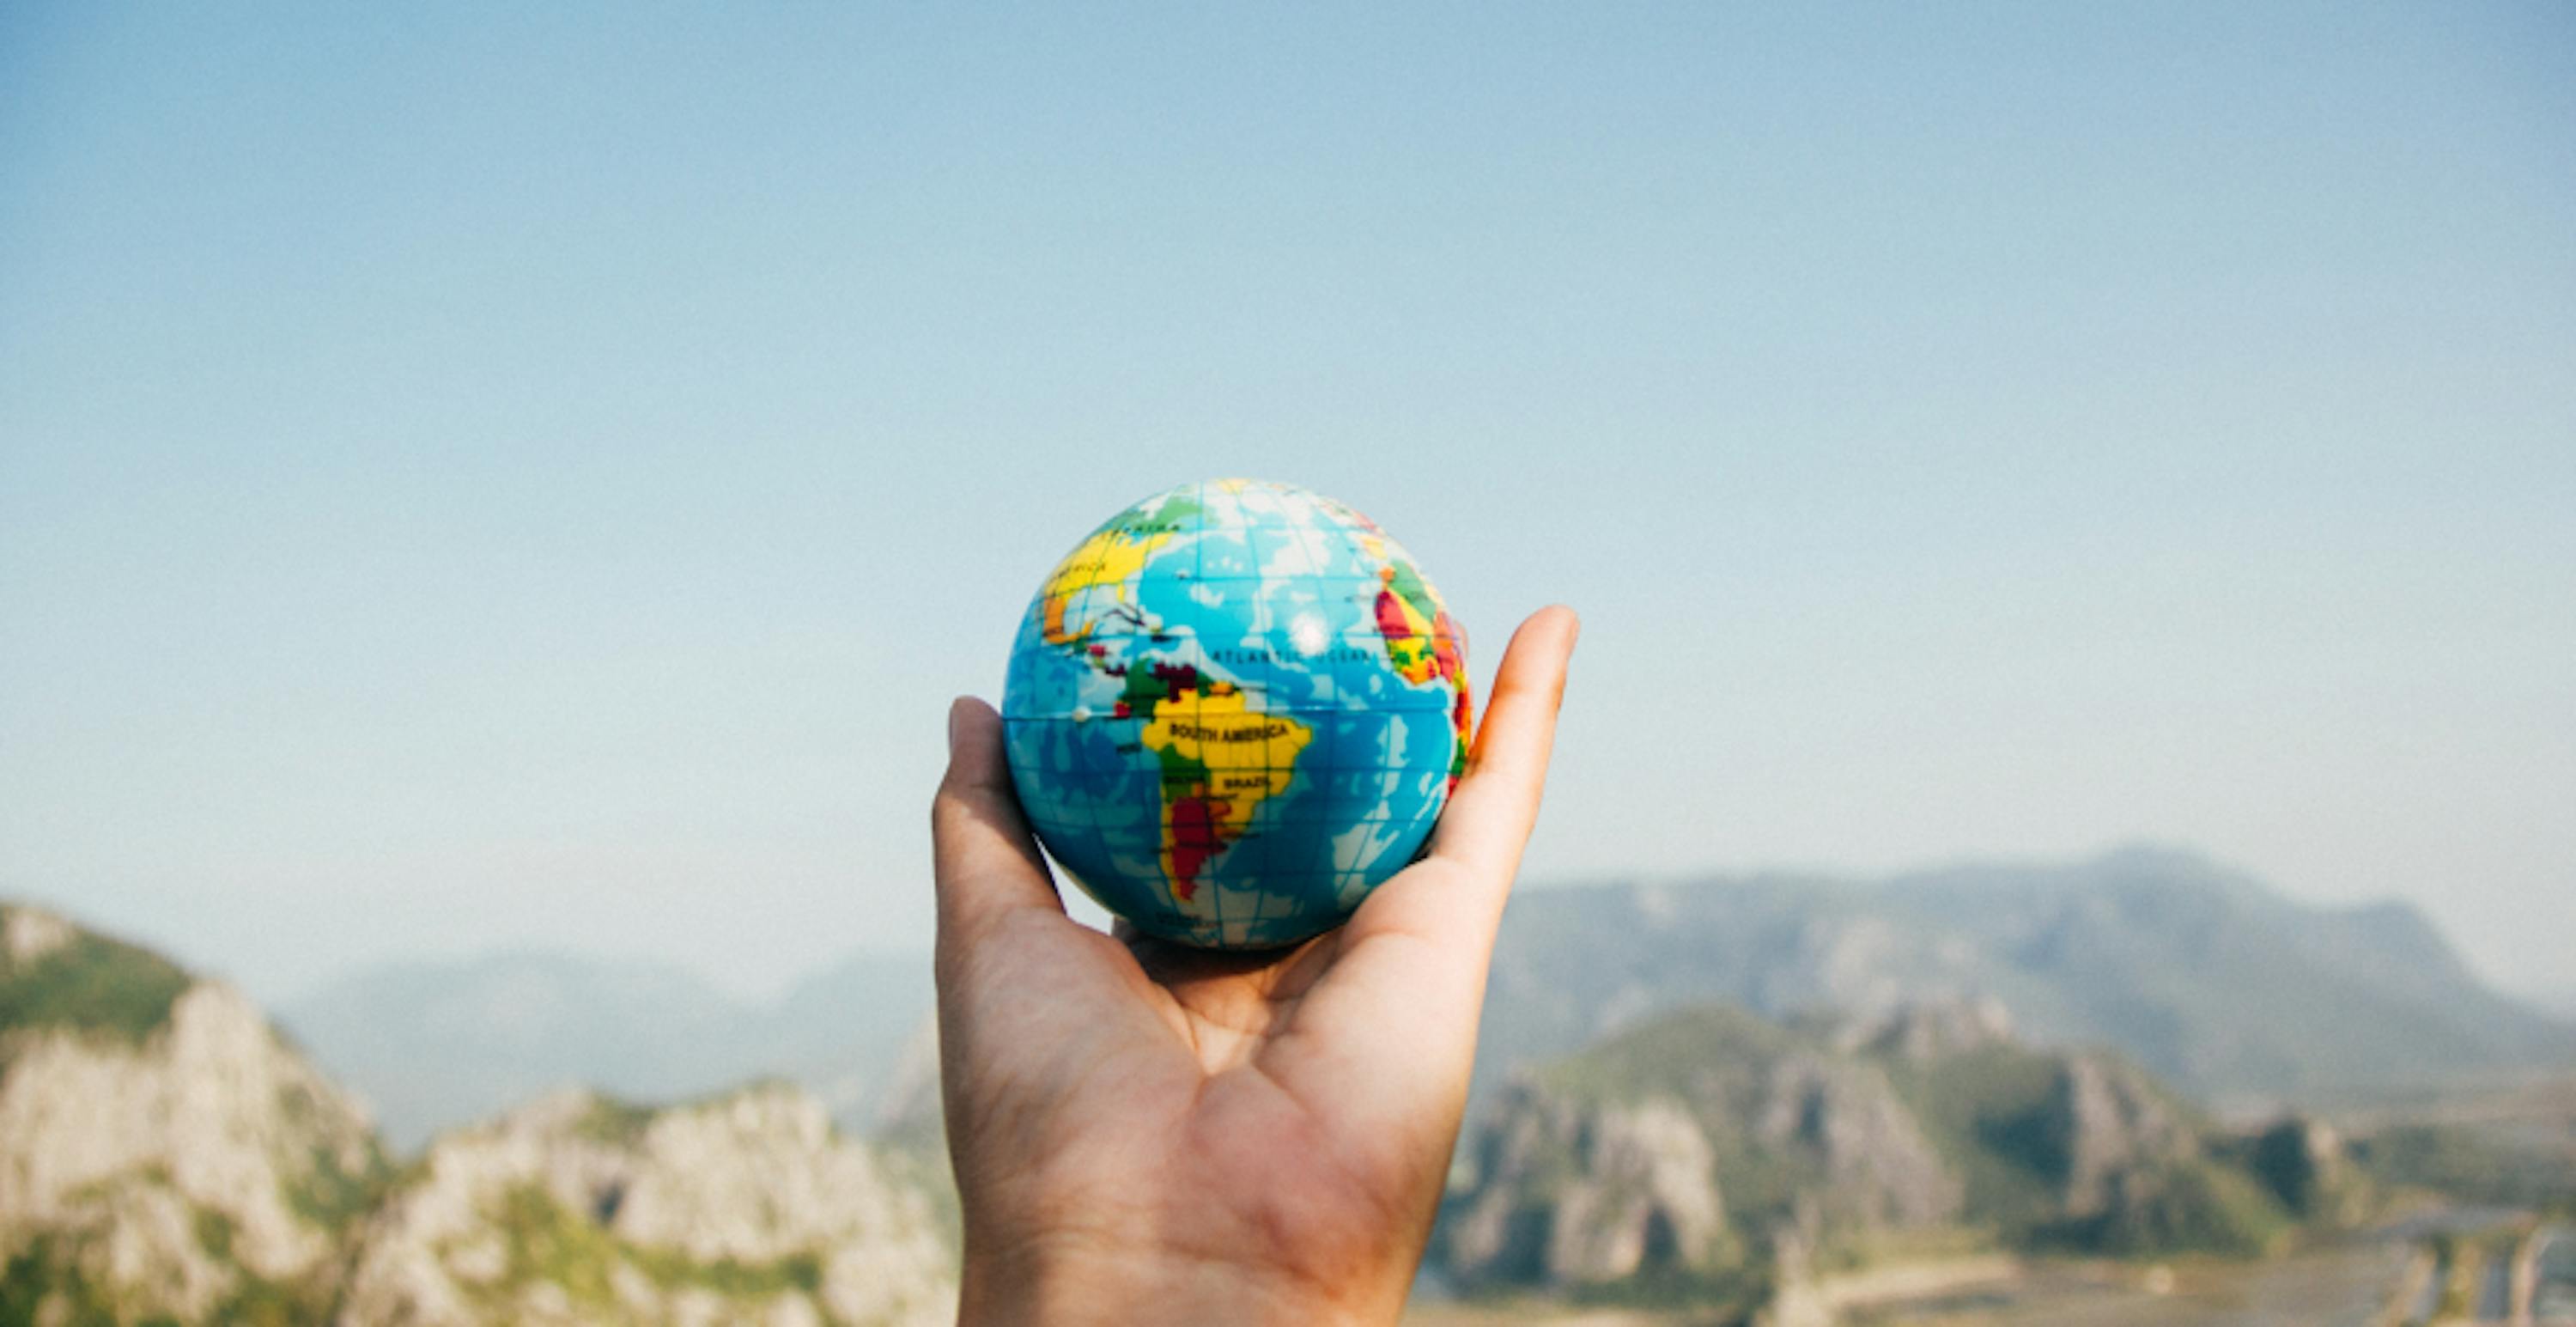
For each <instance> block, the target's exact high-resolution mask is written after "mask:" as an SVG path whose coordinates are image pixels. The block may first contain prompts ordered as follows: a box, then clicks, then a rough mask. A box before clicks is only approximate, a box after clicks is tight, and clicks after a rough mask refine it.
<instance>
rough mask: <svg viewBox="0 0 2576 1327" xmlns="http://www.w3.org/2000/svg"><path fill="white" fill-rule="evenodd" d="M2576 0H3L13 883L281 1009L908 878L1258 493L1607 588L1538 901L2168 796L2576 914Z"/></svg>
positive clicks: (2136, 824)
mask: <svg viewBox="0 0 2576 1327" xmlns="http://www.w3.org/2000/svg"><path fill="white" fill-rule="evenodd" d="M2570 365H2576V14H2571V11H2569V10H2568V9H2567V8H2566V7H2564V6H2558V5H2548V4H2493V5H2474V6H2466V7H2458V8H2449V9H2443V10H2439V11H2432V10H2424V9H2420V8H2414V7H2408V6H2402V5H2389V6H2350V5H2283V6H2266V7H2262V8H2260V9H2258V10H2251V11H2248V10H2242V9H2240V8H2239V7H2233V6H2227V5H2218V4H2202V5H2177V6H2153V7H2146V6H2141V7H2138V8H2135V9H2111V8H2085V9H2081V10H2073V9H2069V10H2054V9H2040V10H2036V11H2034V10H2027V9H2008V8H1968V9H1949V10H1943V11H1940V12H1937V13H1928V12H1927V13H1914V12H1902V13H1887V14H1878V15H1871V16H1869V19H1868V21H1866V22H1864V21H1862V20H1861V19H1859V18H1855V17H1852V16H1848V15H1840V14H1833V13H1819V12H1810V11H1806V10H1800V9H1786V8H1784V9H1776V10H1767V9H1754V8H1738V7H1723V8H1717V9H1701V8H1683V7H1675V8H1640V9H1633V10H1621V11H1617V12H1590V11H1564V10H1556V9H1547V8H1503V9H1490V8H1457V9H1437V8H1435V9H1424V10H1410V11H1406V12H1402V13H1385V12H1378V11H1373V10H1357V9H1345V10H1332V11H1324V12H1317V13H1311V14H1295V15H1292V14H1285V13H1259V14H1242V13H1231V14H1225V15H1222V16H1220V15H1214V14H1203V13H1187V14H1169V13H1164V14H1154V15H1151V16H1146V15H1141V14H1129V15H1122V16H1117V17H1109V16H1101V15H1085V14H1075V13H1067V12H1061V11H1056V10H1052V9H1048V8H1044V7H1027V8H1022V9H1016V10H1006V11H1000V12H997V13H989V14H983V15H961V14H949V13H935V12H918V11H911V10H899V9H874V8H862V9H851V10H831V11H819V12H808V11H798V12H792V13H783V14H764V15H761V16H758V17H757V18H753V17H750V16H738V15H712V14H689V15H679V16H664V17H662V18H660V19H659V20H658V21H655V22H651V23H647V22H643V21H639V20H637V19H635V18H633V17H632V16H630V15H627V14H625V13H624V12H623V11H617V10H595V11H590V12H589V13H588V14H586V15H576V14H574V13H572V12H570V11H558V10H541V11H527V10H522V9H518V8H515V7H509V6H499V5H463V6H457V7H453V8H447V9H442V10H440V11H438V12H435V13H422V14H392V13H382V12H375V11H366V10H350V9H345V8H341V7H334V6H325V5H311V4H281V5H267V6H258V7H253V8H248V9H226V10H222V11H206V12H191V13H181V12H176V11H167V10H139V11H121V10H110V9H95V8H86V7H72V6H65V7H59V8H43V7H35V6H26V7H18V8H14V9H11V10H9V11H7V12H6V13H5V14H0V893H5V894H9V895H17V896H26V897H30V898H34V899H39V900H43V901H47V902H50V903H52V904H55V905H57V906H60V907H63V908H65V909H66V910H68V911H70V912H72V913H74V914H76V915H78V916H80V917H82V918H83V919H85V920H88V921H91V922H93V923H95V924H97V925H99V926H101V927H103V928H105V929H108V930H111V931H115V932H118V933H122V934H127V935H131V936H134V937H135V938H138V939H141V940H144V941H146V942H149V943H152V944H155V945H159V946H164V947H167V948H169V949H170V950H172V951H174V952H175V953H177V954H178V955H180V956H182V957H183V958H185V959H187V960H189V961H191V962H196V963H201V964H205V965H208V966H210V967H212V968H215V969H217V970H221V971H224V972H227V973H230V974H232V975H234V976H236V977H238V978H240V979H242V980H243V981H245V982H246V983H247V984H248V985H249V986H250V987H251V988H252V989H253V991H254V993H256V994H259V995H261V996H262V997H263V998H274V997H277V996H281V995H288V994H293V993H298V992H300V991H303V990H306V989H309V988H311V987H312V986H313V985H314V984H315V983H317V982H319V981H320V980H323V979H324V978H325V977H326V976H328V975H329V974H333V973H337V972H341V971H345V970H348V969H350V968H353V967H357V966H362V965H364V964H367V963H370V962H374V961H378V960H380V959H384V958H391V957H398V956H402V955H408V954H431V955H435V954H470V953H477V952H485V951H490V950H494V949H499V948H507V947H538V948H558V949H570V950H575V951H580V952H596V953H621V954H639V955H655V956H662V957H667V958H670V959H671V960H673V961H675V962H678V963H680V964H682V965H684V966H685V967H687V968H688V969H689V970H691V971H695V972H699V973H702V974H705V975H707V976H708V977H709V978H710V979H711V980H713V981H715V982H717V983H718V984H720V985H721V986H723V987H725V988H727V989H732V990H737V991H758V990H762V989H769V988H773V987H775V986H776V985H777V984H779V983H780V982H782V981H783V980H784V979H785V976H786V974H792V973H795V972H801V971H805V970H809V969H811V968H813V967H815V966H817V965H819V964H822V963H826V962H829V961H831V960H832V959H833V958H834V957H836V956H838V955H840V954H842V953H845V952H847V951H849V950H851V949H854V948H859V947H862V946H866V945H870V944H877V945H893V946H911V945H918V944H921V943H924V942H925V941H926V939H927V937H928V933H929V919H930V909H929V901H928V844H927V834H926V828H925V826H926V812H927V804H928V799H929V795H930V789H931V786H932V783H933V782H934V781H935V779H936V778H937V775H938V771H939V768H940V764H941V759H942V752H941V741H942V720H943V714H944V708H945V705H946V703H947V700H948V698H949V697H950V696H952V695H954V694H957V693H960V692H980V693H982V694H984V695H986V696H988V697H989V696H992V695H993V694H994V693H995V692H996V691H997V690H998V688H999V685H1000V682H1001V676H1002V669H1003V664H1004V656H1005V652H1006V650H1007V648H1008V646H1009V643H1010V639H1011V633H1012V629H1013V627H1014V625H1015V624H1016V622H1017V620H1018V618H1019V615H1020V613H1021V612H1022V610H1023V607H1024V606H1025V604H1026V603H1027V600H1028V596H1029V595H1030V593H1031V592H1032V591H1033V590H1034V589H1035V588H1036V587H1037V585H1038V583H1039V581H1040V579H1041V578H1042V577H1043V576H1044V575H1045V573H1046V572H1047V570H1048V569H1049V567H1050V566H1051V565H1052V563H1053V562H1054V560H1055V559H1056V558H1057V557H1059V556H1060V555H1061V554H1062V553H1063V552H1064V551H1065V550H1066V549H1067V548H1069V547H1070V546H1071V545H1072V544H1073V543H1074V542H1075V541H1076V539H1077V538H1078V537H1079V536H1080V535H1081V534H1082V533H1083V532H1084V531H1086V530H1087V529H1089V528H1090V527H1091V526H1092V525H1093V524H1094V523H1096V522H1098V521H1099V520H1101V519H1103V518H1104V517H1106V516H1107V515H1109V514H1110V513H1111V512H1113V511H1116V510H1117V509H1119V508H1120V507H1122V506H1124V505H1125V504H1127V503H1129V502H1132V501H1133V500H1135V499H1137V498H1139V497H1141V496H1143V495H1145V494H1148V493H1151V492H1155V491H1157V490H1160V489H1162V488H1165V487H1168V486H1169V485H1171V484H1174V483H1179V482H1183V481H1187V480H1191V479H1200V478H1207V477H1213V476H1219V475H1226V474H1251V475H1259V476H1263V477H1270V478H1278V479H1285V480H1290V481H1293V482H1298V483H1302V484H1306V485H1308V486H1310V487H1313V488H1315V489H1317V490H1319V491H1322V492H1324V493H1327V494H1330V495H1332V496H1334V497H1337V498H1340V499H1342V500H1344V501H1346V502H1348V503H1350V504H1352V505H1353V506H1356V507H1357V508H1359V509H1360V510H1362V511H1365V512H1368V513H1370V514H1371V515H1372V516H1374V517H1376V518H1377V519H1378V520H1380V521H1382V522H1383V523H1384V524H1385V525H1386V526H1387V527H1388V528H1389V529H1390V530H1392V531H1393V532H1394V533H1395V535H1396V536H1397V537H1398V538H1400V539H1401V540H1403V541H1404V542H1405V543H1406V544H1407V545H1408V546H1409V547H1410V549H1411V550H1412V552H1413V553H1414V554H1415V555H1416V556H1417V557H1418V558H1419V560H1420V561H1421V564H1422V566H1423V567H1424V569H1425V570H1426V571H1427V572H1428V574H1429V575H1430V576H1431V577H1432V578H1433V579H1434V580H1435V581H1436V582H1437V583H1438V584H1439V585H1440V587H1441V588H1442V590H1443V591H1444V592H1445V593H1446V595H1447V596H1448V599H1449V601H1450V603H1451V606H1452V607H1453V609H1454V610H1455V612H1456V614H1457V616H1458V617H1459V619H1460V620H1461V621H1463V622H1464V623H1465V624H1466V626H1467V628H1468V630H1469V632H1470V633H1471V638H1472V640H1471V644H1472V648H1471V658H1470V666H1471V671H1472V673H1473V675H1474V677H1475V679H1476V681H1477V683H1478V685H1479V688H1480V691H1479V694H1480V695H1481V688H1482V687H1483V685H1484V684H1485V683H1486V682H1487V681H1488V680H1489V679H1490V677H1491V675H1492V669H1493V664H1494V661H1495V657H1496V655H1497V653H1498V652H1499V650H1500V648H1501V646H1502V643H1503V641H1504V640H1505V638H1506V637H1507V635H1508V633H1509V632H1510V630H1511V628H1512V626H1513V625H1514V623H1515V622H1517V621H1518V620H1519V619H1520V618H1521V617H1522V616H1523V615H1525V614H1527V613H1528V612H1529V611H1531V610H1533V609H1535V608H1537V607H1539V606H1541V605H1543V604H1545V603H1549V602H1553V601H1564V602H1568V603H1571V604H1573V605H1575V606H1576V607H1577V608H1579V609H1581V610H1582V611H1583V613H1584V614H1585V619H1586V631H1585V636H1584V640H1583V646H1582V651H1581V654H1580V655H1579V657H1578V658H1577V659H1576V661H1575V670H1574V679H1573V687H1572V691H1571V693H1570V697H1569V702H1568V707H1567V710H1566V713H1565V716H1564V727H1563V733H1562V738H1561V743H1560V747H1559V759H1558V764H1557V766H1556V771H1555V780H1554V783H1553V785H1552V787H1551V790H1550V796H1549V803H1548V806H1547V810H1546V813H1545V816H1544V817H1543V820H1542V824H1541V827H1540V830H1539V834H1538V837H1537V839H1536V841H1535V842H1534V843H1533V845H1532V847H1531V851H1530V855H1529V859H1528V865H1527V870H1526V872H1525V879H1526V880H1527V881H1529V882H1531V883H1532V884H1534V885H1541V886H1543V885H1545V884H1546V883H1548V882H1556V881H1568V880H1593V879H1602V878H1609V877H1618V876H1648V877H1659V878H1672V877H1680V876H1684V875H1690V874H1698V873H1731V872H1740V871H1744V870H1749V869H1755V868H1773V867H1777V868H1792V869H1799V868H1818V869H1823V870H1827V871H1830V872H1833V873H1841V874H1859V875H1876V874H1884V873H1888V872H1892V871H1897V870H1903V869H1909V868H1914V867H1919V866H1925V865H1931V864H1936V863H1940V862H1945V861H1954V860H1958V859H1961V858H1966V857H1994V858H2007V859H2020V858H2036V859H2065V858H2070V857H2077V856H2082V855H2086V854H2090V853H2093V852H2098V851H2101V850H2103V849H2105V848H2108V847H2111V846H2114V845H2117V844H2123V843H2129V842H2136V841H2147V842H2157V843H2171V844H2180V845H2187V846H2189V847H2191V848H2193V849H2195V850H2198V851H2201V852H2205V853H2206V854H2208V855H2209V856H2210V857H2212V858H2214V859H2216V860H2218V861H2221V862H2224V863H2227V864H2229V865H2232V866H2235V867H2238V868H2240V869H2243V870H2246V871H2248V872H2250V873H2251V874H2253V875H2255V876H2257V877H2259V878H2261V879H2264V880H2266V881H2268V882H2270V883H2272V884H2273V885H2275V886H2276V887H2277V888H2279V889H2281V890H2282V891H2283V892H2285V893H2286V894H2288V895H2289V896H2291V897H2293V898H2295V899H2298V900H2301V901H2303V902H2310V903H2318V904H2327V905H2343V904H2349V903H2354V902H2361V901H2367V900H2372V899H2378V898H2386V897H2396V898H2403V899H2406V900H2408V901H2410V902H2413V903H2415V904H2417V905H2418V906H2420V907H2422V908H2423V909H2424V910H2425V911H2426V912H2427V913H2428V914H2429V915H2430V916H2432V917H2433V919H2434V920H2435V921H2436V923H2437V924H2438V925H2439V926H2440V928H2441V929H2442V931H2443V933H2444V934H2445V935H2446V936H2448V937H2450V938H2451V939H2452V941H2453V942H2454V943H2455V944H2456V945H2457V946H2458V947H2459V948H2460V949H2461V950H2462V951H2463V953H2464V954H2465V955H2466V956H2467V957H2468V959H2469V961H2470V962H2471V963H2472V965H2473V966H2474V967H2475V968H2476V969H2477V970H2478V971H2479V972H2480V973H2482V974H2485V975H2487V976H2488V977H2489V978H2490V979H2491V980H2494V981H2496V982H2498V983H2499V984H2500V985H2503V986H2505V987H2507V988H2510V989H2515V990H2518V991H2538V992H2546V991H2548V990H2551V989H2553V988H2558V987H2563V986H2565V985H2566V984H2567V983H2568V982H2569V981H2570V978H2569V977H2568V976H2567V975H2566V974H2567V964H2566V957H2565V948H2566V937H2568V936H2570V935H2576V817H2571V816H2569V815H2567V814H2566V806H2567V804H2568V803H2569V801H2570V800H2571V794H2576V520H2571V519H2570V518H2569V513H2570V512H2576V373H2571V372H2570V371H2569V366H2570Z"/></svg>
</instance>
